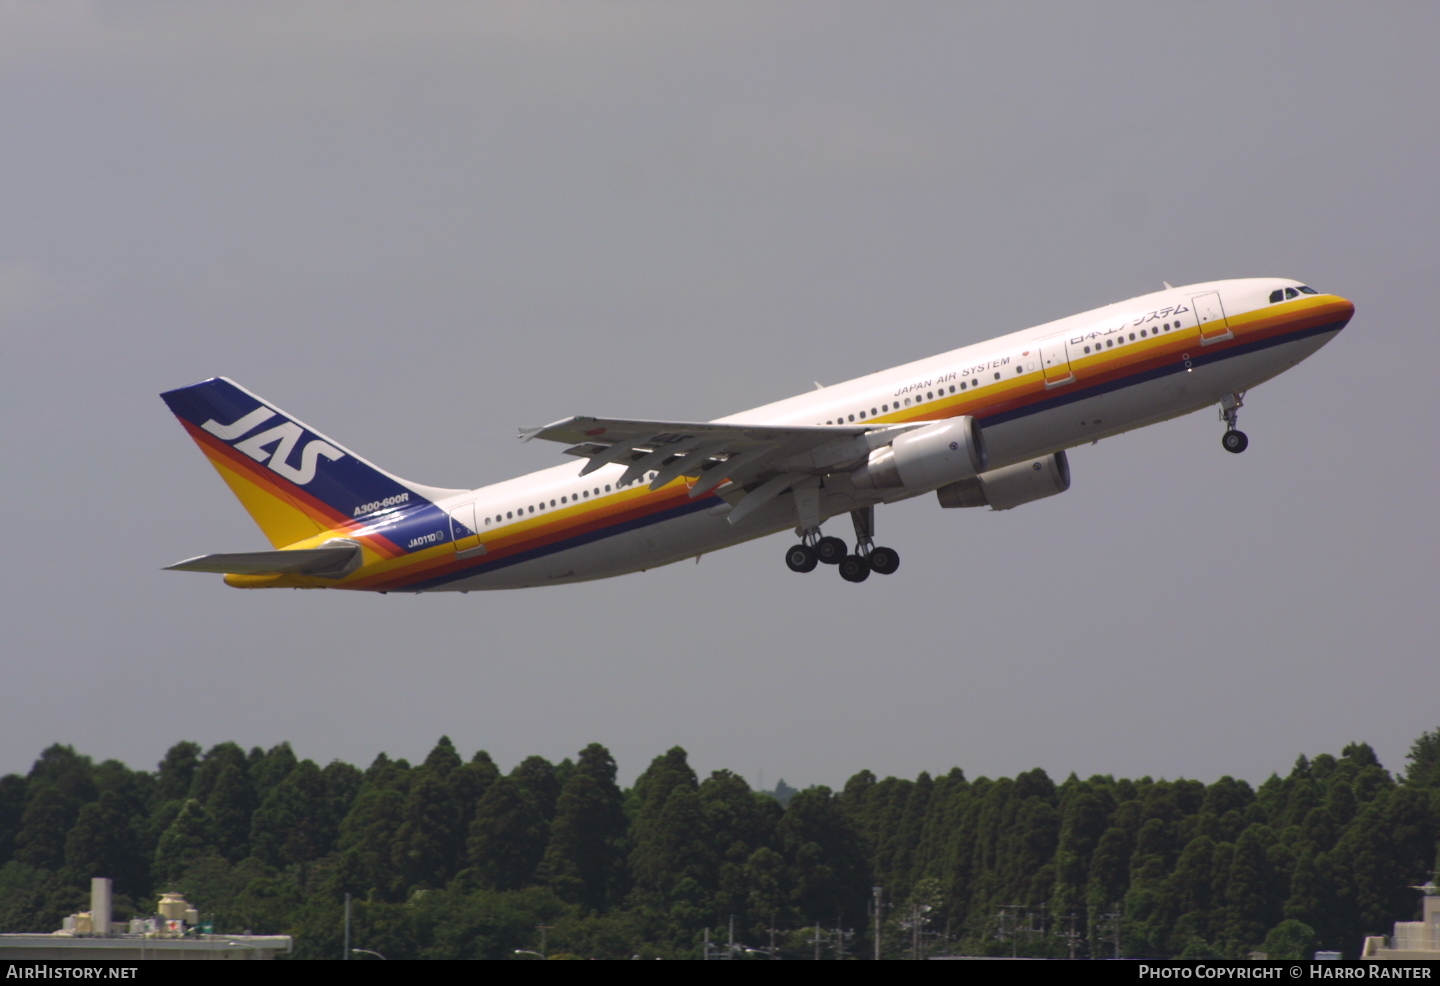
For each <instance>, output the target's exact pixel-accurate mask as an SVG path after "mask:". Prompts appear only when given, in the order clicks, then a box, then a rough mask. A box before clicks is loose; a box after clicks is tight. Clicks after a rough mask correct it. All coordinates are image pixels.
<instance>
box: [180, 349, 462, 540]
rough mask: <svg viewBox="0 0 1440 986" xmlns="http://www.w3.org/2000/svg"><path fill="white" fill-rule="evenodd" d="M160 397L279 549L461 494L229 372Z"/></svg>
mask: <svg viewBox="0 0 1440 986" xmlns="http://www.w3.org/2000/svg"><path fill="white" fill-rule="evenodd" d="M160 396H161V398H162V399H163V400H164V401H165V403H166V404H167V405H169V407H170V410H171V411H172V412H174V414H175V416H176V417H177V418H179V419H180V423H181V424H183V425H184V426H185V430H186V431H188V432H189V433H190V437H191V438H193V439H194V440H195V443H196V444H197V445H199V446H200V449H201V451H203V452H204V453H205V455H206V457H207V458H209V459H210V463H211V465H213V466H214V467H215V469H216V471H218V472H219V473H220V475H221V477H222V478H223V479H224V480H225V482H226V483H227V484H228V485H229V486H230V488H231V490H232V491H234V493H235V495H236V496H237V497H239V499H240V502H241V503H243V504H244V505H245V508H246V510H248V511H249V512H250V515H251V516H252V517H253V518H254V519H255V522H256V523H257V524H259V525H260V529H261V530H262V531H264V532H265V535H266V537H267V538H269V539H270V543H271V544H272V545H274V546H275V547H283V546H284V545H287V544H294V543H295V542H296V541H300V540H303V539H305V538H308V537H313V536H314V535H316V534H320V533H324V532H325V531H331V530H335V529H337V528H343V527H347V526H350V525H353V524H354V523H355V522H356V521H357V520H360V519H362V518H366V519H368V518H374V517H376V516H378V515H381V514H384V513H387V512H390V511H394V510H402V509H406V508H409V507H414V506H421V505H424V504H428V503H430V502H433V501H434V500H437V499H440V498H443V497H446V496H450V495H453V494H455V493H459V492H462V491H460V490H447V489H439V488H436V487H430V486H421V485H419V484H416V483H410V482H407V481H405V480H403V479H400V478H399V477H397V476H393V475H391V474H390V473H388V472H386V471H385V470H383V469H380V468H379V467H377V466H375V465H372V464H371V463H369V462H367V461H365V460H364V459H362V458H360V456H358V455H356V454H355V453H354V452H351V451H350V450H349V449H347V448H345V447H344V446H343V445H341V444H339V443H338V442H335V441H332V440H331V439H329V438H326V437H325V436H324V435H322V434H320V433H319V432H318V431H315V430H314V429H313V428H310V427H309V426H308V425H305V424H304V423H303V422H300V421H297V420H296V419H295V418H293V417H291V416H290V415H288V414H286V413H285V412H284V411H281V410H280V409H279V408H277V407H275V405H273V404H270V403H269V402H267V401H264V400H262V399H261V398H259V397H256V396H255V395H254V394H252V393H250V392H249V391H248V390H246V389H245V388H243V387H241V386H239V385H238V384H236V383H234V382H233V381H231V380H227V379H225V378H224V377H213V378H211V379H209V380H206V381H204V382H202V383H197V384H195V385H194V386H191V387H181V388H180V389H179V390H171V391H167V392H166V393H164V394H161V395H160Z"/></svg>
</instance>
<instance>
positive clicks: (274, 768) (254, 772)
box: [249, 743, 297, 805]
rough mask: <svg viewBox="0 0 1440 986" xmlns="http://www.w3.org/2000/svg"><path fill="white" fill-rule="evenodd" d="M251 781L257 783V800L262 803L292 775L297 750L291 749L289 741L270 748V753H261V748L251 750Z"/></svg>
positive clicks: (295, 764)
mask: <svg viewBox="0 0 1440 986" xmlns="http://www.w3.org/2000/svg"><path fill="white" fill-rule="evenodd" d="M249 759H250V782H251V783H252V784H254V785H255V800H256V801H257V802H259V803H260V804H262V805H263V804H264V803H265V799H266V798H268V797H270V792H271V791H273V790H275V788H277V787H279V786H280V782H281V781H283V780H285V778H286V777H289V776H290V772H291V771H292V770H294V769H295V767H296V766H297V761H296V759H295V751H294V750H292V749H290V744H289V743H278V744H276V745H275V746H273V747H271V748H270V751H269V752H268V753H263V754H262V753H261V752H260V750H259V749H258V748H257V749H254V750H251V751H250V757H249Z"/></svg>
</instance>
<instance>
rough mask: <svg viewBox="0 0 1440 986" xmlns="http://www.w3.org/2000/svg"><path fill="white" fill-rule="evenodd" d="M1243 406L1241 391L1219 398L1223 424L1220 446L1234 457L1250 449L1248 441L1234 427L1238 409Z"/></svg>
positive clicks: (1242, 392)
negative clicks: (1223, 431) (1233, 454)
mask: <svg viewBox="0 0 1440 986" xmlns="http://www.w3.org/2000/svg"><path fill="white" fill-rule="evenodd" d="M1244 406H1245V392H1244V391H1243V390H1242V391H1240V392H1239V393H1238V394H1226V395H1225V396H1224V397H1222V398H1220V420H1221V421H1223V422H1225V434H1224V435H1222V436H1220V444H1221V445H1223V446H1224V447H1225V451H1227V452H1234V453H1235V454H1236V455H1239V454H1240V453H1241V452H1243V451H1245V450H1246V449H1247V448H1249V447H1250V439H1249V438H1247V437H1245V433H1244V432H1243V431H1240V430H1239V429H1237V428H1236V427H1235V422H1236V420H1238V419H1239V417H1240V409H1241V408H1242V407H1244Z"/></svg>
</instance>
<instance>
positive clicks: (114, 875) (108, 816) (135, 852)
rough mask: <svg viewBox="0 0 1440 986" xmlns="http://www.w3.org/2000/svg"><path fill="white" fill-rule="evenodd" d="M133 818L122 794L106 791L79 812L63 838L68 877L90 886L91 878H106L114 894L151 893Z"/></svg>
mask: <svg viewBox="0 0 1440 986" xmlns="http://www.w3.org/2000/svg"><path fill="white" fill-rule="evenodd" d="M134 822H135V816H134V813H133V811H132V809H131V806H130V805H129V804H128V803H127V802H126V799H125V797H124V796H123V795H121V794H120V793H118V792H116V791H106V792H105V793H104V794H102V795H100V800H99V801H92V802H90V803H89V804H88V805H86V806H85V807H84V808H81V809H80V817H79V818H78V819H77V820H76V822H75V825H74V827H73V828H71V829H70V832H69V834H68V835H67V836H66V838H65V868H66V869H67V870H68V871H69V873H70V878H71V879H72V880H73V881H74V882H76V883H79V884H81V885H86V886H88V885H89V881H90V878H91V877H97V876H107V877H110V878H111V879H113V880H114V881H115V890H116V892H117V893H121V894H126V895H129V896H131V897H137V896H140V895H142V894H148V893H149V890H150V862H149V860H147V859H145V858H144V856H143V855H142V853H141V851H140V844H139V834H138V833H137V832H136V827H135V824H134Z"/></svg>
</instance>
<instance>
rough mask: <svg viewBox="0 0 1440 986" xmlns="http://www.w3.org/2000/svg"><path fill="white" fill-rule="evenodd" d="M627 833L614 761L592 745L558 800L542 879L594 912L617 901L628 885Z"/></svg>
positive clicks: (566, 783)
mask: <svg viewBox="0 0 1440 986" xmlns="http://www.w3.org/2000/svg"><path fill="white" fill-rule="evenodd" d="M625 831H626V821H625V811H624V807H623V804H622V796H621V794H620V789H619V788H618V787H617V786H616V784H615V761H614V760H613V759H612V758H611V756H610V751H608V750H606V749H605V748H604V747H603V746H601V745H600V744H598V743H592V744H590V745H589V746H587V747H586V748H585V749H584V750H582V751H581V752H580V760H579V763H578V764H577V765H576V767H575V770H574V771H573V772H572V773H571V775H570V778H569V780H567V781H566V782H565V787H564V788H563V789H562V790H561V792H560V798H559V800H558V801H557V802H556V808H555V820H554V821H553V822H552V823H551V825H550V842H549V844H548V845H547V846H546V848H545V856H544V859H543V861H542V863H541V867H540V872H541V877H542V879H544V881H545V882H546V884H548V885H549V886H550V887H551V888H552V889H553V890H554V891H555V892H556V893H557V894H558V895H559V896H560V897H561V898H562V899H564V900H567V901H570V902H571V903H575V904H579V905H581V906H582V907H585V908H588V909H590V910H593V911H600V910H604V909H605V908H606V907H607V906H609V905H611V904H613V903H616V902H618V901H619V899H620V897H621V896H622V895H623V893H624V889H625V888H624V869H625V852H626V846H625Z"/></svg>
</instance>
